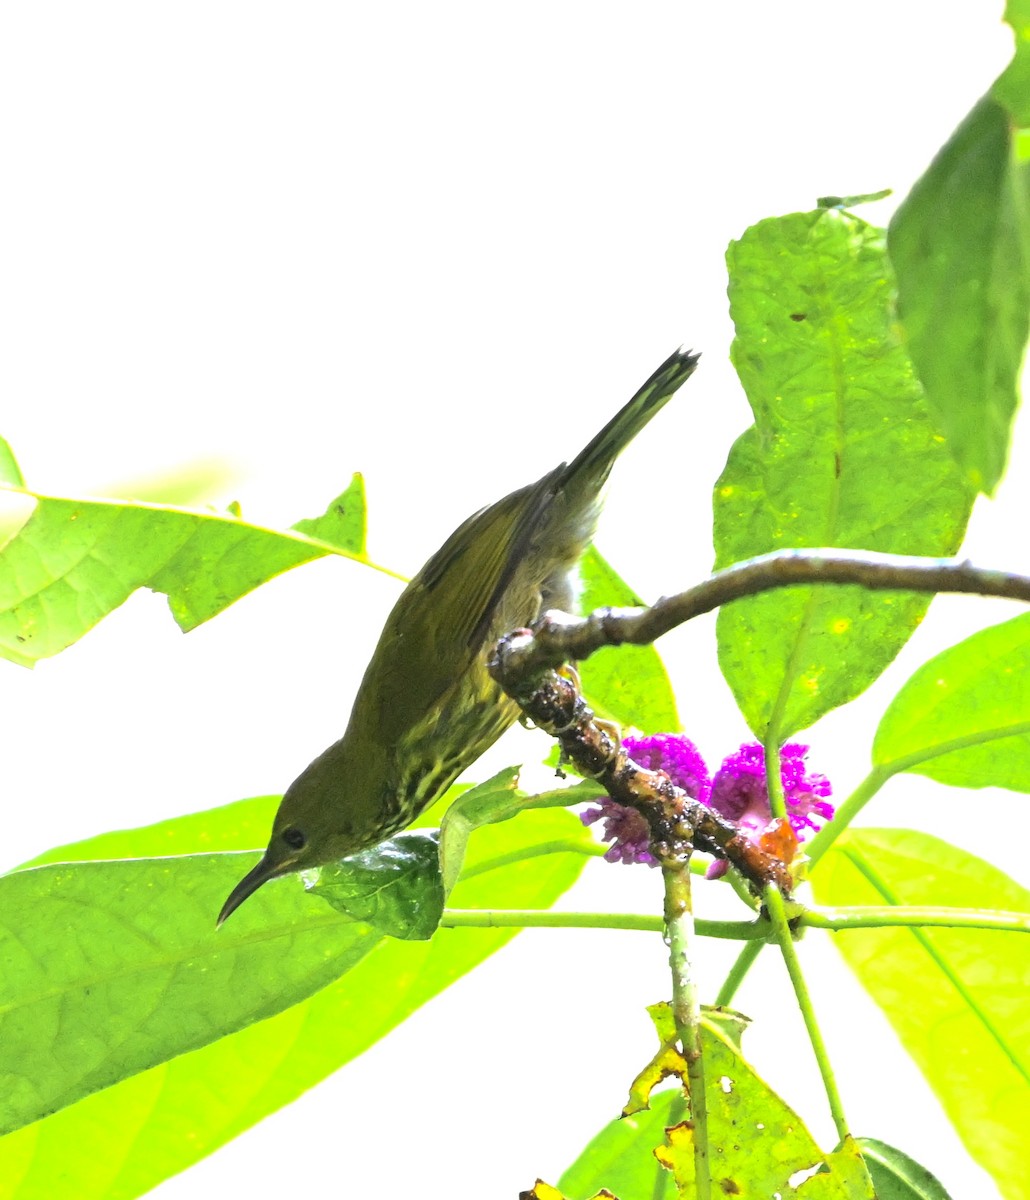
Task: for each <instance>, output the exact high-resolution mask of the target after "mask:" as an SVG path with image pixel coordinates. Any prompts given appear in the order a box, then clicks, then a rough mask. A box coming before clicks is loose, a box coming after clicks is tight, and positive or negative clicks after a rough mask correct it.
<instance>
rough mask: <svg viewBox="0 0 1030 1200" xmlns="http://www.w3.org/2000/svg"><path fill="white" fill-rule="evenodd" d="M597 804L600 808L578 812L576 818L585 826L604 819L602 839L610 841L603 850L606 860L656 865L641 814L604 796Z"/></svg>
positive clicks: (645, 822)
mask: <svg viewBox="0 0 1030 1200" xmlns="http://www.w3.org/2000/svg"><path fill="white" fill-rule="evenodd" d="M600 805H601V807H600V808H588V809H587V810H586V812H582V813H580V814H579V819H580V820H581V821H582V822H583V824H584V825H592V824H593V823H594V822H595V821H600V820H601V819H602V818H603V819H604V833H602V834H601V840H602V841H603V842H611V843H612V844H611V845H610V846H609V847H608V849H607V850H606V851H605V854H604V860H605V862H621V863H647V865H648V866H649V867H656V866H657V865H658V863H657V861H656V860H655V857H654V855H653V854H652V853H651V851H650V845H651V840H650V830H649V829H648V827H647V821H646V820H645V819H644V817H643V815H642V814H641V813H638V812H637V810H636V809H635V808H626V807H625V806H624V805H622V804H616V803H615V801H614V800H611V799H609V797H607V796H603V797H602V798H601V800H600Z"/></svg>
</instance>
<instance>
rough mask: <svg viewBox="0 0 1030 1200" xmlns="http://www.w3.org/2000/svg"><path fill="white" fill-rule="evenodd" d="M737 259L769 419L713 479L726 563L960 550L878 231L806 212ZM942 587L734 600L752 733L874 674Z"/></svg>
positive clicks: (831, 701) (833, 590)
mask: <svg viewBox="0 0 1030 1200" xmlns="http://www.w3.org/2000/svg"><path fill="white" fill-rule="evenodd" d="M727 259H728V263H729V268H730V307H731V312H732V315H733V320H734V322H735V324H736V338H735V340H734V343H733V361H734V364H735V366H736V368H737V371H738V373H739V375H740V378H741V382H742V383H743V384H744V388H745V390H746V392H747V394H748V399H749V401H750V403H751V407H752V409H753V410H754V414H755V425H754V426H753V427H752V428H751V429H749V430H747V431H746V432H745V433H744V434H743V435H742V436H741V437H740V438H739V439H738V440H737V442H736V444H735V445H734V446H733V448H732V450H731V451H730V456H729V461H728V462H727V464H726V468H725V470H724V471H723V474H722V476H721V478H720V479H719V481H718V483H717V484H716V488H715V496H714V510H715V547H716V566H717V567H720V568H721V567H726V566H729V565H730V564H731V563H733V562H738V561H740V560H743V559H747V558H751V557H753V556H754V555H757V554H763V553H766V552H767V551H772V550H777V549H779V548H781V547H796V546H812V547H819V546H849V547H854V548H861V549H868V550H881V551H894V552H896V553H899V554H930V555H943V554H951V553H953V552H954V551H955V550H956V549H957V548H958V546H959V544H960V542H961V540H962V533H963V530H964V529H965V525H966V521H967V519H968V516H969V509H970V503H971V498H972V497H971V493H970V492H969V490H968V488H967V487H966V485H965V483H964V481H963V479H962V477H961V474H960V472H959V471H958V469H957V467H956V466H955V464H954V462H953V461H952V460H951V458H950V456H949V455H948V453H947V451H946V450H945V448H944V447H943V446H942V445H941V442H940V438H939V437H938V436H937V433H936V431H935V429H934V427H933V425H932V423H931V421H930V418H929V414H928V411H927V408H926V404H925V401H924V400H923V397H922V394H921V390H920V388H919V385H918V383H917V382H916V380H915V378H914V376H913V373H912V367H911V364H910V362H909V360H908V358H907V356H906V354H905V352H904V350H903V349H902V348H901V347H900V346H899V345H898V343H897V339H896V336H895V332H894V324H893V314H892V292H891V284H890V268H889V265H888V262H887V256H886V252H885V248H884V241H883V234H882V231H880V230H877V229H874V228H872V227H871V226H869V225H867V224H865V223H864V222H863V221H861V220H859V219H858V218H857V217H854V216H852V215H851V214H849V213H842V212H839V211H837V210H834V209H830V210H822V211H819V212H813V213H795V214H793V215H791V216H787V217H781V218H774V219H770V220H767V221H762V222H760V223H759V224H758V225H755V226H753V227H752V228H751V229H749V230H748V231H747V232H746V233H745V234H744V236H743V238H741V240H740V241H739V242H734V243H732V244H731V246H730V249H729V253H728V255H727ZM928 603H929V600H928V599H927V598H926V597H925V596H916V595H913V594H911V593H901V592H866V591H863V590H862V589H860V588H840V587H820V588H788V589H781V590H778V591H775V592H770V593H768V594H767V595H762V596H755V597H751V598H749V599H746V600H738V601H735V602H734V603H732V604H729V605H726V606H725V607H724V608H723V609H722V610H721V611H720V613H719V619H718V625H717V630H718V641H719V661H720V664H721V666H722V671H723V674H724V675H725V677H726V679H727V682H728V683H729V685H730V687H731V688H732V690H733V694H734V696H735V697H736V700H737V703H738V705H739V706H740V709H741V711H742V712H743V714H744V716H745V718H746V719H747V722H748V724H749V725H750V726H751V728H752V729H753V730H754V732H755V733H756V734H757V735H758V736H759V737H760V738H761V739H762V740H765V739H766V731H767V728H768V729H769V730H770V732H771V734H772V736H773V737H774V738H775V739H776V740H780V741H782V740H783V739H784V738H785V737H787V736H789V735H790V734H791V733H793V732H794V731H796V730H798V729H803V728H805V727H806V726H808V725H811V724H812V722H813V721H815V720H816V719H817V718H818V717H820V716H822V715H823V714H824V713H826V712H828V711H829V710H830V709H832V708H835V707H837V706H838V705H840V704H844V703H846V702H847V701H848V700H852V699H854V697H855V696H857V695H859V694H860V693H861V692H862V691H863V690H864V689H865V688H867V687H868V686H869V684H870V683H872V682H873V680H874V679H876V678H877V676H878V675H879V674H880V673H881V672H882V671H883V669H884V668H885V667H886V666H887V664H888V663H889V662H890V661H891V660H892V659H893V658H894V656H895V655H896V654H897V653H898V651H899V650H900V649H901V647H902V646H903V645H904V643H905V641H906V640H907V639H908V637H909V636H910V634H911V633H912V631H913V630H914V629H915V627H916V626H917V625H918V624H919V621H920V620H921V619H922V616H923V613H924V612H925V611H926V607H927V605H928Z"/></svg>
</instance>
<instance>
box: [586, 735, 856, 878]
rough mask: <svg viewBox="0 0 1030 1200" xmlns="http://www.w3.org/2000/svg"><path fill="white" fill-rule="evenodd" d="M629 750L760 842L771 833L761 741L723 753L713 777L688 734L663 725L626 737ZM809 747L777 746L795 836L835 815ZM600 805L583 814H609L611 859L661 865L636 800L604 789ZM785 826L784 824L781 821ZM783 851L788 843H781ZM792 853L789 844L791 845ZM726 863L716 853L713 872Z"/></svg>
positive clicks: (594, 817) (591, 818) (597, 817)
mask: <svg viewBox="0 0 1030 1200" xmlns="http://www.w3.org/2000/svg"><path fill="white" fill-rule="evenodd" d="M622 745H623V748H624V749H625V750H626V752H627V754H629V756H630V757H631V758H632V759H633V760H634V762H636V763H638V764H639V765H640V766H641V767H644V768H645V769H646V770H648V771H664V772H665V773H666V774H667V775H668V776H669V779H670V780H671V781H672V783H674V784H675V785H676V787H678V788H682V789H683V791H685V792H686V793H687V795H688V796H691V797H693V798H694V799H695V800H700V801H701V802H702V803H703V804H708V805H710V806H711V807H712V808H714V809H715V810H716V812H719V813H722V815H723V816H724V817H727V818H729V820H731V821H732V822H733V823H734V824H735V825H737V826H738V827H739V828H740V829H741V831H742V832H743V833H744V834H745V836H747V837H749V838H750V839H751V840H753V841H755V842H760V841H761V840H762V839H763V837H766V838H768V837H774V836H776V835H775V833H774V827H773V821H772V813H771V812H770V810H769V790H768V788H767V787H766V783H765V751H764V750H763V748H762V747H761V746H760V745H759V744H758V743H757V742H750V743H748V744H747V745H744V746H741V747H740V749H739V750H738V751H737V752H736V753H735V754H731V755H730V756H729V757H728V758H726V759H724V760H723V763H722V766H721V767H720V768H719V770H718V771H717V772H716V773H715V778H714V779H710V778H709V774H708V768H707V766H706V765H705V761H704V759H703V758H702V757H701V755H700V753H699V751H698V749H697V747H696V746H695V745H694V743H693V742H692V741H691V740H690V738H688V737H686V736H684V735H683V734H673V733H659V734H655V735H654V736H652V737H627V738H623V742H622ZM807 754H808V747H807V746H802V745H800V744H799V743H797V742H788V744H787V745H785V746H783V747H782V748H781V750H780V778H781V779H782V781H783V796H784V800H785V801H786V805H787V817H788V820H789V822H790V827H791V829H792V830H793V832H794V836H795V837H796V838H797V840H798V841H799V842H801V841H804V839H805V832H806V830H809V829H819V828H820V827H821V825H822V823H823V822H824V821H828V820H829V819H830V817H832V816H833V811H834V810H833V805H832V804H830V803H829V801H828V799H827V797H828V796H830V795H831V794H832V792H833V789H832V788H831V786H830V781H829V780H828V779H827V778H826V776H825V775H817V774H814V773H813V774H809V772H808V768H807V766H806V765H805V756H806V755H807ZM599 805H600V807H598V808H590V809H587V811H586V812H584V813H582V814H581V815H580V820H581V821H582V822H583V824H584V825H592V824H593V823H594V822H595V821H601V820H603V821H604V833H603V834H602V835H601V836H602V840H603V841H606V842H611V843H612V844H611V846H610V847H609V848H608V850H607V851H606V853H605V856H604V857H605V859H606V860H607V861H608V862H622V863H647V864H648V865H649V866H652V867H653V866H657V863H656V861H655V858H654V855H653V854H652V853H651V849H650V831H649V829H648V825H647V821H646V819H645V818H644V817H643V816H642V815H641V814H640V813H639V812H637V810H636V809H635V808H626V807H624V806H623V805H621V804H616V803H615V801H614V800H610V799H609V798H608V797H604V798H603V799H602V800H600V801H599ZM783 829H784V830H785V829H786V826H785V825H784V826H783ZM787 836H788V837H789V834H787ZM780 853H784V851H780ZM786 853H787V855H788V856H789V851H786ZM727 867H728V864H727V863H726V862H725V860H723V859H716V860H715V862H713V863H712V865H711V866H710V867H709V868H708V877H709V878H710V879H717V878H718V877H719V876H720V875H724V874H725V873H726V870H727Z"/></svg>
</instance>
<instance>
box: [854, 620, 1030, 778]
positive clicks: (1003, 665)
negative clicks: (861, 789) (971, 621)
mask: <svg viewBox="0 0 1030 1200" xmlns="http://www.w3.org/2000/svg"><path fill="white" fill-rule="evenodd" d="M873 762H874V763H875V765H876V767H877V769H878V770H880V771H882V772H885V773H887V774H894V773H895V772H897V771H916V772H918V773H919V774H920V775H929V776H930V778H931V779H938V780H940V782H941V783H950V784H955V785H957V786H959V787H1007V788H1012V789H1013V790H1014V791H1018V792H1030V614H1024V615H1023V616H1021V617H1014V618H1013V619H1012V620H1011V621H1006V622H1004V624H1001V625H993V626H991V628H989V629H983V630H981V631H980V632H979V633H975V634H973V636H972V637H969V638H966V640H965V641H963V642H960V643H959V644H958V645H957V646H952V647H951V648H950V649H948V650H945V651H944V652H943V653H942V654H938V655H937V657H936V658H932V659H930V661H929V662H927V663H925V664H924V665H923V666H922V667H920V668H919V670H918V671H916V673H915V674H914V675H913V676H912V677H911V679H909V680H908V682H907V683H906V684H905V685H904V686H903V687H902V689H901V691H900V692H898V694H897V695H896V696H895V697H894V699H893V701H892V702H891V705H890V707H889V708H888V709H887V711H886V713H884V715H883V719H882V720H881V721H880V725H879V728H878V729H877V731H876V738H875V740H874V742H873Z"/></svg>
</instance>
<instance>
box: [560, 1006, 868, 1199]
mask: <svg viewBox="0 0 1030 1200" xmlns="http://www.w3.org/2000/svg"><path fill="white" fill-rule="evenodd" d="M701 1047H702V1053H703V1055H704V1064H705V1094H706V1097H707V1100H708V1132H709V1151H710V1159H711V1163H712V1184H713V1187H712V1193H713V1195H716V1196H722V1195H727V1196H742V1197H744V1196H747V1197H750V1196H754V1197H759V1196H762V1197H765V1196H773V1195H776V1194H777V1193H778V1194H779V1195H781V1196H782V1197H783V1198H784V1200H788V1198H790V1197H798V1198H799V1200H866V1198H868V1200H872V1195H873V1193H872V1188H871V1185H870V1183H869V1180H868V1178H867V1177H866V1176H865V1172H864V1170H863V1168H862V1163H861V1160H860V1159H859V1158H858V1156H857V1154H856V1153H855V1150H854V1147H853V1146H848V1147H845V1148H844V1149H842V1150H837V1151H834V1152H832V1153H831V1154H824V1153H823V1152H822V1151H821V1150H820V1149H819V1147H818V1146H817V1145H816V1143H815V1142H814V1141H813V1139H812V1136H811V1135H810V1134H809V1132H808V1130H807V1129H806V1128H805V1126H804V1124H803V1123H802V1122H801V1120H800V1118H799V1117H798V1116H797V1114H796V1113H795V1112H793V1111H792V1110H791V1109H790V1107H789V1106H788V1105H787V1104H785V1103H784V1102H783V1101H782V1100H781V1099H780V1098H779V1097H778V1096H777V1095H776V1094H775V1092H773V1091H772V1090H771V1089H770V1088H769V1087H768V1085H767V1084H766V1083H765V1082H764V1081H763V1080H762V1079H761V1078H760V1077H759V1076H758V1075H756V1074H755V1072H754V1071H753V1070H752V1069H751V1067H750V1066H749V1065H748V1064H747V1063H746V1062H745V1061H744V1059H743V1058H741V1057H740V1056H739V1054H738V1053H736V1052H735V1050H734V1048H733V1046H732V1045H731V1044H730V1042H729V1041H727V1040H726V1039H725V1038H724V1037H723V1036H722V1035H721V1034H720V1033H719V1032H718V1031H717V1030H716V1029H713V1028H712V1026H711V1025H709V1024H708V1022H707V1021H703V1022H702V1026H701ZM682 1120H683V1107H682V1093H681V1090H680V1089H679V1088H677V1089H676V1090H675V1091H672V1092H669V1091H665V1092H660V1093H656V1094H655V1095H654V1096H653V1097H652V1101H651V1107H650V1109H647V1110H644V1111H643V1112H639V1113H636V1114H634V1115H633V1116H632V1117H624V1118H621V1119H619V1120H617V1121H612V1122H611V1124H609V1125H607V1126H606V1127H605V1128H604V1129H603V1130H601V1132H600V1133H599V1134H598V1135H597V1136H596V1137H595V1138H594V1139H593V1140H592V1141H591V1142H590V1143H589V1144H588V1145H587V1146H586V1148H585V1149H584V1150H583V1152H582V1153H581V1154H580V1156H579V1158H577V1160H576V1161H575V1162H574V1163H573V1164H572V1166H571V1167H569V1169H568V1170H567V1171H566V1172H565V1173H564V1175H562V1177H561V1179H560V1180H559V1181H558V1187H559V1189H560V1190H561V1191H562V1192H566V1193H568V1194H569V1195H571V1196H572V1197H575V1198H578V1200H581V1198H582V1197H584V1196H592V1195H593V1194H594V1193H595V1192H596V1191H597V1190H598V1189H599V1188H601V1187H606V1188H608V1189H609V1190H610V1191H612V1192H614V1193H615V1195H617V1196H618V1197H619V1200H673V1197H675V1196H676V1194H677V1192H676V1187H675V1184H674V1183H673V1179H672V1176H671V1174H669V1173H668V1172H666V1173H665V1177H664V1180H663V1179H662V1178H661V1176H660V1175H659V1168H658V1165H657V1163H656V1162H655V1158H654V1150H655V1149H656V1148H659V1147H662V1144H663V1142H664V1141H665V1140H666V1129H667V1127H669V1126H671V1127H672V1128H671V1129H669V1138H670V1142H671V1145H667V1146H665V1147H664V1148H662V1150H661V1152H662V1154H663V1155H674V1156H676V1157H677V1169H678V1170H684V1171H685V1172H686V1175H687V1180H688V1183H687V1186H688V1187H690V1186H692V1179H693V1170H692V1149H691V1147H690V1145H689V1141H688V1140H687V1139H689V1131H686V1130H684V1128H683V1126H681V1125H679V1122H681V1121H682ZM819 1167H822V1168H823V1170H822V1171H820V1173H819V1174H815V1175H812V1176H811V1178H806V1179H803V1180H802V1179H799V1178H798V1176H799V1175H801V1174H807V1173H808V1172H811V1171H812V1170H813V1169H815V1168H819ZM791 1180H796V1184H792V1183H791V1182H790V1181H791ZM685 1194H687V1195H691V1194H693V1193H692V1192H689V1191H688V1192H686V1193H685Z"/></svg>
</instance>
